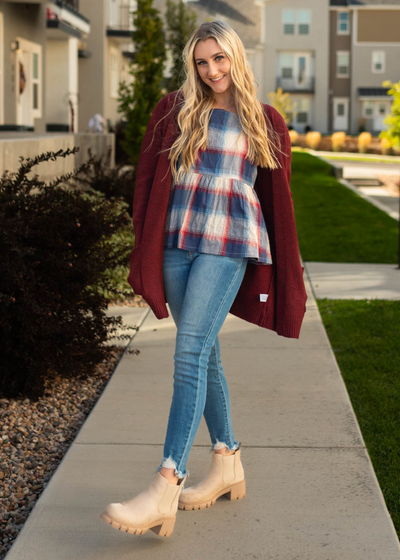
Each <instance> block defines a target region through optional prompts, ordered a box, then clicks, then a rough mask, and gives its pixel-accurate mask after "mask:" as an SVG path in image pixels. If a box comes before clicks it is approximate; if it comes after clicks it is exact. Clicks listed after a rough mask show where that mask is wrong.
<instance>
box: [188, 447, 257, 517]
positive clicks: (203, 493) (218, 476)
mask: <svg viewBox="0 0 400 560" xmlns="http://www.w3.org/2000/svg"><path fill="white" fill-rule="evenodd" d="M240 447H241V442H240V443H239V447H238V448H237V450H236V452H235V453H234V454H233V455H226V456H224V455H221V453H215V452H214V453H213V454H212V460H211V466H210V468H209V470H208V473H207V475H206V476H205V477H204V478H203V479H202V480H201V481H200V482H199V483H198V484H195V485H194V486H191V487H190V488H185V489H184V490H182V492H181V494H180V498H179V504H178V507H179V509H186V510H192V509H204V508H206V507H210V506H212V505H213V504H214V503H215V502H216V501H217V499H218V498H219V497H220V496H222V495H223V494H227V498H228V499H229V500H241V499H242V498H244V497H245V495H246V483H245V480H244V470H243V465H242V462H241V460H240V453H241V449H240Z"/></svg>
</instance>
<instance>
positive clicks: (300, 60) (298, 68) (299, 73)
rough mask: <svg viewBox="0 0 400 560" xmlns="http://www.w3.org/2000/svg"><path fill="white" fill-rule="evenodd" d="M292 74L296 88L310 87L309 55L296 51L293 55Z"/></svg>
mask: <svg viewBox="0 0 400 560" xmlns="http://www.w3.org/2000/svg"><path fill="white" fill-rule="evenodd" d="M294 68H295V70H294V74H295V88H296V89H310V76H311V71H310V55H309V54H307V53H304V54H301V53H296V54H295V55H294Z"/></svg>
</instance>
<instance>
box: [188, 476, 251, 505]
mask: <svg viewBox="0 0 400 560" xmlns="http://www.w3.org/2000/svg"><path fill="white" fill-rule="evenodd" d="M224 494H230V495H229V497H228V496H227V498H228V500H231V501H233V500H241V499H242V498H244V497H245V496H246V483H245V479H243V480H241V481H240V482H237V483H236V484H232V485H231V486H227V487H226V488H224V489H223V490H221V491H220V492H218V494H216V495H215V496H214V497H213V498H211V500H208V501H207V502H203V503H200V504H199V503H189V504H187V503H182V502H178V508H179V509H183V510H186V511H191V510H192V511H193V510H196V509H206V508H208V507H211V506H212V505H214V504H215V502H216V501H217V500H218V498H220V497H221V496H223V495H224Z"/></svg>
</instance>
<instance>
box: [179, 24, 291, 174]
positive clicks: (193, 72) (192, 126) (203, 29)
mask: <svg viewBox="0 0 400 560" xmlns="http://www.w3.org/2000/svg"><path fill="white" fill-rule="evenodd" d="M208 38H213V39H215V40H216V41H217V42H218V44H219V46H220V47H221V50H222V51H224V53H225V54H226V56H227V57H228V58H229V60H230V62H231V68H230V71H231V76H232V82H233V96H234V101H235V107H236V111H237V114H238V117H239V120H240V124H241V127H242V130H243V132H244V133H245V135H246V138H247V143H248V150H247V154H246V157H247V158H248V160H249V161H250V162H251V163H252V164H256V165H259V166H261V167H269V168H271V169H277V168H278V166H279V167H281V164H280V162H279V160H278V159H277V157H276V155H275V153H274V149H275V148H277V149H278V151H280V148H281V143H280V139H279V135H278V134H277V133H276V131H275V130H274V129H273V127H272V125H271V123H270V121H269V119H268V118H267V116H266V115H265V112H264V109H263V106H262V104H261V103H260V101H259V100H258V99H257V97H256V93H257V89H258V85H257V86H256V80H255V77H254V74H253V70H252V68H251V66H250V62H249V60H248V58H247V56H246V52H245V49H244V46H243V43H242V41H241V39H240V38H239V36H238V35H237V33H236V32H235V31H234V30H233V29H232V28H231V27H230V26H229V25H228V24H226V23H224V22H222V21H219V20H215V21H212V22H207V23H203V24H202V25H200V27H199V28H198V29H197V30H196V31H195V32H194V33H193V34H192V36H191V37H190V39H189V40H188V42H187V43H186V45H185V47H184V49H183V53H182V56H183V60H184V63H185V64H184V70H185V76H186V78H185V80H184V82H183V84H182V86H181V87H180V88H179V90H178V91H177V93H178V94H181V97H182V98H181V100H180V102H179V105H180V110H179V113H178V116H177V123H178V126H179V129H180V135H179V136H178V138H177V139H176V140H175V142H174V143H173V145H172V146H171V147H170V148H169V155H168V159H169V160H170V163H171V171H172V174H173V177H174V179H175V180H178V179H180V178H181V176H182V175H183V174H184V172H185V171H186V172H188V171H189V169H190V166H191V165H192V164H193V162H194V161H195V158H196V156H197V151H198V149H202V150H205V149H206V146H207V134H208V122H209V119H210V114H211V111H212V110H213V108H214V97H213V92H212V89H211V88H210V87H209V86H208V85H207V84H205V83H204V82H203V80H202V79H201V77H200V76H199V74H198V72H197V67H196V64H195V60H194V49H195V47H196V45H197V43H198V42H199V41H205V40H206V39H208ZM177 98H178V95H177V96H176V97H175V101H176V100H177ZM174 105H175V102H174ZM173 108H174V107H173ZM173 108H172V109H173ZM172 109H171V110H172ZM277 144H278V146H277ZM179 156H181V165H180V167H179V171H177V169H176V168H177V164H178V159H179Z"/></svg>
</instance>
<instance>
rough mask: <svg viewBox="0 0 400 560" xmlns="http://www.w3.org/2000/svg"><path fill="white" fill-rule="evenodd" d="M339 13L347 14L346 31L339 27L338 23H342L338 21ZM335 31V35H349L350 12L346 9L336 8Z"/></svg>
mask: <svg viewBox="0 0 400 560" xmlns="http://www.w3.org/2000/svg"><path fill="white" fill-rule="evenodd" d="M340 14H346V15H347V29H346V31H342V30H341V29H340V24H341V23H342V22H341V21H340ZM336 33H337V35H350V12H348V11H347V10H338V12H337V22H336Z"/></svg>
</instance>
